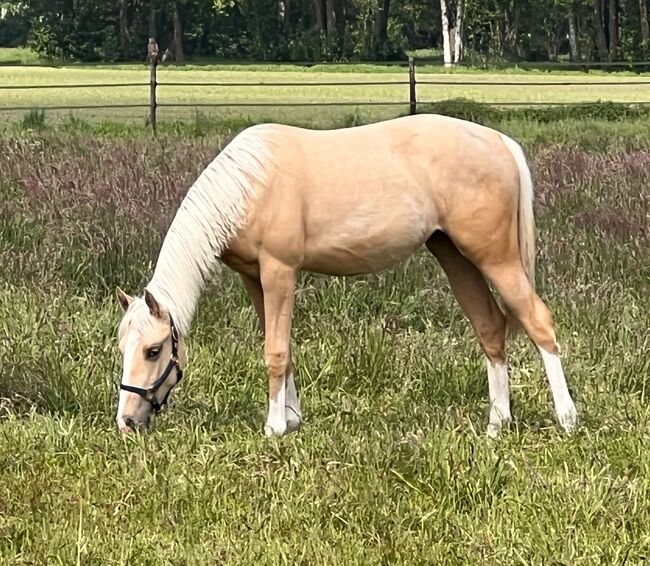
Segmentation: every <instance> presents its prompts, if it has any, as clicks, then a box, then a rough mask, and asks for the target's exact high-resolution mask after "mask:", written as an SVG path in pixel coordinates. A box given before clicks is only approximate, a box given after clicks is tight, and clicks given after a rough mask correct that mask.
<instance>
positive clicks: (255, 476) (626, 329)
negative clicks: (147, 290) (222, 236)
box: [0, 71, 650, 565]
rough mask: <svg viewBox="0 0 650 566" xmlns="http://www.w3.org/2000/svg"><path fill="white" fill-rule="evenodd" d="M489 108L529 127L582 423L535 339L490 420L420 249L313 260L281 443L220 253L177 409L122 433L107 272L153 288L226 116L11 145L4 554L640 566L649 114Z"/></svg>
mask: <svg viewBox="0 0 650 566" xmlns="http://www.w3.org/2000/svg"><path fill="white" fill-rule="evenodd" d="M3 72H4V71H3ZM85 76H88V75H85ZM48 80H49V79H48ZM646 122H647V121H646ZM496 125H498V126H499V127H502V128H503V129H505V130H507V131H508V132H509V133H511V134H513V135H516V136H517V137H519V138H520V139H522V140H523V141H524V142H526V145H527V149H528V152H529V155H530V159H531V163H532V166H533V169H534V172H535V176H536V180H537V183H536V184H537V197H536V209H537V213H538V226H539V237H538V265H539V271H538V280H539V290H540V294H541V295H542V296H543V297H544V299H545V300H546V301H547V303H548V304H549V305H550V306H551V308H552V309H553V311H554V313H555V316H556V319H557V326H558V334H559V339H560V341H561V344H562V348H563V353H564V358H565V364H566V369H567V376H568V380H569V384H570V387H571V388H572V391H573V393H574V396H575V399H576V402H577V405H578V410H579V412H580V415H581V418H582V423H583V426H582V428H581V429H580V430H579V431H578V432H577V434H576V435H575V436H573V437H566V436H564V435H563V434H562V433H561V432H560V430H559V429H558V427H557V426H556V425H555V424H554V421H553V416H552V407H551V401H550V397H549V394H548V391H547V387H546V384H545V381H544V376H543V374H542V372H541V367H540V364H539V361H538V360H537V358H536V356H534V354H533V351H532V349H531V348H530V347H529V346H528V344H527V343H526V341H525V340H524V339H522V338H519V339H517V340H516V341H514V342H512V343H511V345H510V350H509V354H510V361H511V368H512V390H513V400H514V415H515V423H514V426H513V428H512V430H510V431H507V432H506V433H504V434H503V436H502V437H501V438H500V439H498V440H497V441H491V440H489V439H488V438H486V436H485V435H484V430H485V426H486V423H487V412H488V405H487V383H486V377H485V369H484V362H483V358H482V355H481V354H480V352H479V349H478V346H477V344H476V341H475V339H474V338H473V335H472V332H471V330H470V328H469V325H468V324H467V322H466V321H465V320H464V318H463V316H462V315H461V313H460V311H459V309H458V307H457V306H456V305H455V303H454V301H453V300H452V298H451V294H450V291H449V287H448V284H447V282H446V280H445V279H444V276H443V275H442V273H441V270H440V269H439V268H438V266H437V265H436V264H435V262H434V261H433V260H432V258H430V257H429V256H428V255H427V254H426V253H422V254H420V255H418V256H417V257H415V258H413V259H412V260H410V261H408V262H407V263H406V264H405V265H401V266H399V267H397V268H395V269H393V270H391V271H389V272H387V273H384V274H381V275H378V276H372V277H358V278H349V279H329V278H324V277H315V276H308V275H306V276H304V277H303V279H302V281H301V284H300V290H299V293H298V296H297V314H296V320H295V332H294V348H295V366H296V374H297V376H298V380H299V387H300V389H301V395H302V404H303V410H304V414H305V426H304V428H303V430H302V431H301V432H300V433H298V434H294V435H291V436H288V437H286V438H282V439H271V440H267V439H265V438H263V436H262V433H261V428H262V425H263V422H264V415H265V383H264V381H265V380H264V371H263V367H262V362H261V338H260V336H259V333H258V331H257V330H256V322H255V316H254V313H253V309H252V307H251V306H250V305H249V304H248V301H247V299H246V297H245V294H244V292H243V290H242V288H241V286H240V284H239V282H238V279H237V278H236V277H235V276H234V275H233V274H232V273H230V272H228V271H224V272H223V273H221V274H220V275H219V276H218V277H217V278H216V280H215V282H214V284H213V285H212V286H211V287H210V289H209V290H208V291H207V293H206V295H205V297H204V299H203V300H202V302H201V304H200V308H199V313H198V317H197V320H196V322H195V325H194V328H193V331H192V333H191V336H190V339H189V343H190V348H191V350H190V354H191V362H190V365H189V367H188V371H187V377H186V380H185V381H184V382H183V383H182V384H181V385H180V386H179V388H178V390H177V392H176V395H175V396H174V399H173V402H172V403H171V406H170V407H169V408H168V410H167V411H165V412H164V413H163V414H162V415H160V416H159V417H158V419H157V420H156V423H155V429H154V430H153V431H152V432H151V433H149V434H146V435H134V436H130V437H128V438H121V437H120V435H119V434H118V433H117V431H116V427H115V424H114V421H113V419H114V412H115V405H116V399H117V383H118V379H119V359H118V353H117V348H116V337H115V334H116V325H117V322H118V320H119V317H120V314H119V307H118V306H117V305H116V301H115V299H114V296H113V292H114V287H115V286H116V285H118V284H119V285H121V286H123V287H124V288H125V289H127V290H128V291H132V292H137V291H139V290H141V289H142V285H143V284H144V283H145V282H146V281H147V277H148V275H149V274H150V273H151V271H152V265H153V264H152V262H153V261H155V257H156V253H157V250H158V247H159V245H160V241H161V238H162V236H163V234H164V232H165V230H166V228H167V225H168V223H169V221H170V219H171V217H172V215H173V214H174V211H175V209H176V207H177V205H178V203H179V199H180V198H181V196H182V194H183V192H184V190H185V189H186V188H187V186H188V185H189V183H191V181H192V180H193V179H194V178H195V176H196V175H197V174H198V173H199V172H200V170H201V169H202V167H203V166H204V165H205V164H206V163H207V162H208V161H209V160H210V159H211V158H212V157H213V156H214V154H215V153H216V151H218V148H219V147H220V146H221V145H222V143H223V141H224V140H223V137H222V136H221V135H219V134H215V133H207V134H204V135H201V136H194V135H189V134H188V132H180V133H179V132H170V133H164V132H163V133H161V135H159V136H158V138H156V139H155V140H153V139H151V138H150V136H148V135H146V133H145V132H144V131H142V132H141V133H137V131H135V130H134V131H133V132H132V133H130V134H129V135H125V134H124V132H122V133H121V134H120V135H104V136H98V135H96V134H95V135H89V134H88V132H87V131H86V130H83V129H82V130H80V131H75V129H74V128H73V127H71V128H69V129H59V130H58V131H53V130H45V131H44V132H42V133H33V132H29V131H28V132H24V131H18V132H13V133H12V134H11V135H9V134H5V136H4V137H2V138H0V257H2V260H3V262H2V263H3V269H2V270H1V271H0V360H2V379H0V562H1V563H3V564H50V563H62V564H70V563H77V564H215V563H227V564H246V565H248V564H266V563H268V564H278V563H286V564H294V563H301V564H377V563H391V564H423V563H430V564H467V563H471V562H473V563H477V564H487V563H490V564H549V563H553V564H567V565H569V564H570V565H577V564H596V563H602V564H623V563H628V564H638V563H641V562H642V561H644V560H645V559H646V558H647V557H648V555H649V554H650V502H649V501H650V452H648V449H647V447H648V443H649V442H650V433H649V431H650V407H649V405H648V392H647V390H646V386H647V382H648V377H649V375H650V338H649V336H648V327H649V326H650V315H649V314H648V313H649V312H650V304H649V300H648V297H649V296H650V284H649V281H650V253H649V249H650V246H649V244H650V232H649V214H650V204H649V202H650V193H649V192H648V187H649V186H650V128H648V127H647V123H646V124H645V125H644V124H643V123H642V122H630V123H623V124H604V123H599V122H575V123H571V122H563V123H559V124H547V125H539V124H534V123H532V122H529V121H522V122H518V121H516V120H510V121H508V122H505V123H503V124H496ZM558 139H561V141H562V143H561V144H558V143H551V142H550V141H549V140H558ZM389 318H390V319H391V320H397V321H398V326H399V329H400V330H399V332H397V333H395V334H393V333H390V334H389V333H386V332H385V331H384V327H385V324H386V321H387V320H388V319H389Z"/></svg>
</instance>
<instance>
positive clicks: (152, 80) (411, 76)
mask: <svg viewBox="0 0 650 566" xmlns="http://www.w3.org/2000/svg"><path fill="white" fill-rule="evenodd" d="M418 61H426V60H425V59H418ZM383 64H389V63H383ZM392 64H393V65H396V66H399V67H404V66H406V65H407V67H408V76H407V80H397V81H395V80H392V81H376V80H372V81H370V80H369V81H356V82H352V81H340V80H338V81H314V82H300V81H273V82H225V81H209V82H188V81H170V82H159V81H158V76H157V71H158V62H157V61H152V62H151V64H150V67H149V82H121V83H85V84H53V85H37V84H26V85H0V93H1V92H2V91H8V90H32V89H43V90H47V89H76V88H124V87H143V88H144V87H149V103H148V104H147V103H144V102H143V103H129V104H122V103H118V104H78V105H57V106H1V105H0V112H4V111H19V110H23V111H24V110H89V109H117V108H148V109H149V123H150V125H151V128H152V130H153V131H154V132H155V130H156V124H157V119H158V108H161V107H164V108H183V107H185V108H187V107H196V108H225V107H311V106H314V107H316V106H407V105H408V112H409V114H416V113H417V104H418V100H417V85H429V86H431V85H440V86H499V87H503V86H506V87H507V86H512V87H517V86H519V87H521V86H535V87H551V86H553V87H559V86H585V87H589V86H632V85H634V86H640V85H650V79H648V80H637V81H632V80H620V81H616V82H615V81H604V80H594V81H588V82H587V81H576V80H558V81H543V80H541V81H530V80H529V81H513V80H503V81H495V80H488V81H480V80H476V79H468V80H449V79H443V80H430V79H422V80H419V79H416V59H415V58H414V57H409V59H408V62H407V63H405V62H393V63H392ZM305 65H306V64H305ZM243 66H245V65H243ZM492 66H495V65H492ZM496 66H499V65H496ZM530 66H534V67H542V68H554V67H551V66H550V65H545V64H540V63H518V64H517V67H523V68H527V67H530ZM567 67H568V68H579V69H583V70H588V69H589V68H591V67H596V68H600V67H604V68H607V69H610V68H621V67H627V68H630V69H634V68H639V69H641V68H643V69H648V68H650V62H647V61H641V62H636V63H634V62H620V63H602V64H600V63H575V64H569V63H562V64H560V68H567ZM425 76H426V75H425ZM387 85H393V86H400V85H401V86H406V85H408V102H407V101H406V100H380V101H368V100H365V101H341V102H338V101H332V102H188V103H183V102H161V101H159V98H158V87H159V86H164V87H189V86H191V87H212V88H229V87H241V88H244V87H301V88H305V87H307V88H310V87H323V86H325V87H327V86H336V87H341V86H387ZM420 102H422V101H420ZM485 104H494V105H499V106H571V105H575V104H576V103H575V102H529V101H526V102H517V101H504V102H485ZM629 104H638V105H649V104H650V100H644V101H637V102H630V103H629Z"/></svg>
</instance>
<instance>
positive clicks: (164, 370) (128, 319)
mask: <svg viewBox="0 0 650 566" xmlns="http://www.w3.org/2000/svg"><path fill="white" fill-rule="evenodd" d="M117 298H118V300H119V302H120V304H121V305H122V308H123V309H124V317H123V318H122V322H121V323H120V327H119V332H118V341H119V349H120V353H121V354H122V381H121V383H120V398H119V403H118V408H117V424H118V426H119V427H120V430H121V431H122V432H130V431H131V430H133V429H134V428H136V427H139V426H143V425H144V426H146V425H148V424H149V419H150V417H151V413H152V412H153V411H156V412H157V411H158V410H160V408H161V407H162V406H163V405H164V404H165V403H166V402H167V397H168V396H169V393H170V392H171V390H172V388H173V387H174V385H176V383H178V382H179V381H180V379H181V377H182V375H183V372H182V370H181V366H182V365H183V363H184V360H183V358H184V348H183V342H182V337H181V336H180V334H179V333H178V330H177V329H176V326H175V324H174V321H173V319H172V317H171V315H170V314H169V312H168V311H167V310H166V309H165V308H164V307H163V306H161V305H160V304H159V303H158V301H156V299H155V298H154V297H153V295H152V294H151V293H150V292H149V291H147V290H145V294H144V298H135V297H130V296H129V295H127V294H126V293H124V291H122V290H121V289H118V290H117Z"/></svg>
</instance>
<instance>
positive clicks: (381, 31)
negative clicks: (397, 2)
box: [372, 0, 390, 46]
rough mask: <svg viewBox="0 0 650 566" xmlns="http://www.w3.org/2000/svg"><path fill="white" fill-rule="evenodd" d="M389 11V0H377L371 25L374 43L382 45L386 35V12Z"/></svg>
mask: <svg viewBox="0 0 650 566" xmlns="http://www.w3.org/2000/svg"><path fill="white" fill-rule="evenodd" d="M389 11H390V0H379V1H378V5H377V15H376V16H375V23H374V26H373V33H372V35H373V37H374V39H375V45H376V46H379V45H382V44H383V43H384V42H385V41H386V38H387V37H388V13H389Z"/></svg>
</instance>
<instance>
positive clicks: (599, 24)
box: [591, 0, 609, 61]
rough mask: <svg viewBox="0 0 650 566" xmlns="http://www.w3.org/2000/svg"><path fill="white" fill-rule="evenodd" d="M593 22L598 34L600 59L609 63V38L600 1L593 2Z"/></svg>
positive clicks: (597, 44)
mask: <svg viewBox="0 0 650 566" xmlns="http://www.w3.org/2000/svg"><path fill="white" fill-rule="evenodd" d="M591 16H592V22H593V26H594V32H595V33H596V46H597V47H598V58H599V59H600V60H601V61H607V59H608V57H609V52H608V50H607V37H606V36H605V28H604V26H603V14H602V11H601V8H600V0H592V13H591Z"/></svg>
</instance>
